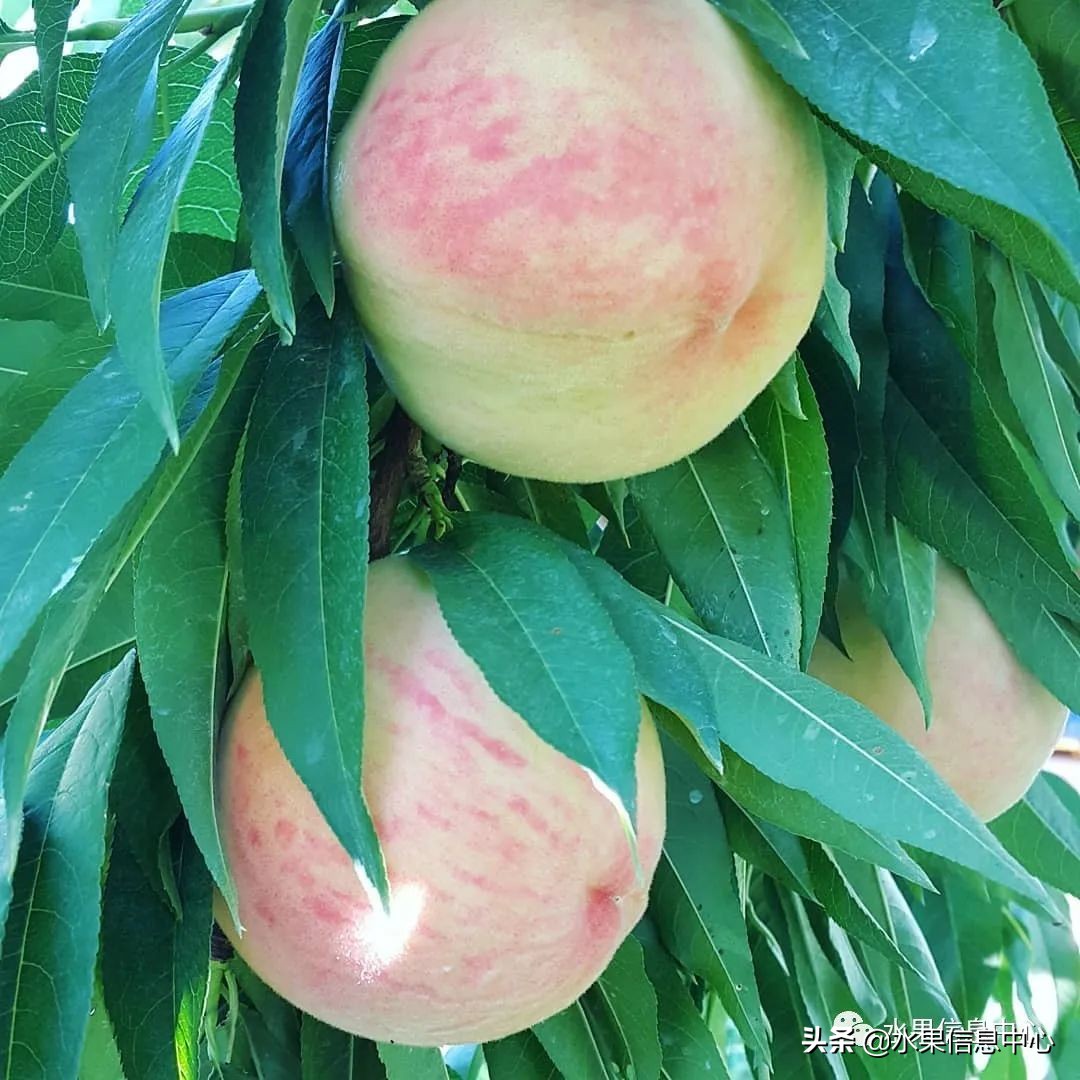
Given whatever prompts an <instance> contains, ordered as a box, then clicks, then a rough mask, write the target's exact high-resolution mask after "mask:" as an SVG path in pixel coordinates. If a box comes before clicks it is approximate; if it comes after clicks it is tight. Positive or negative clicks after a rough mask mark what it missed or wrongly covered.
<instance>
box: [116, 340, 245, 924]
mask: <svg viewBox="0 0 1080 1080" xmlns="http://www.w3.org/2000/svg"><path fill="white" fill-rule="evenodd" d="M232 359H234V361H235V362H234V363H233V364H232V365H231V370H229V371H228V372H223V374H222V377H221V380H220V381H221V383H223V384H224V385H219V386H218V387H217V390H216V396H217V397H219V398H220V399H222V401H221V404H220V412H217V417H216V420H215V422H214V424H213V427H212V428H210V430H209V433H208V434H207V435H206V438H205V441H204V442H203V444H202V447H201V449H200V450H199V452H198V454H197V455H196V456H195V457H194V460H192V461H191V463H190V466H189V467H188V469H187V471H186V472H185V473H184V474H183V476H182V477H181V478H180V479H179V482H178V483H177V485H176V487H175V489H174V490H173V491H172V493H171V496H170V497H169V500H168V502H166V504H165V506H164V508H163V509H162V510H161V513H160V514H158V516H157V518H156V520H155V521H154V523H153V524H152V525H151V526H150V528H149V530H148V532H147V533H146V537H145V539H144V540H143V543H142V547H141V548H140V554H139V561H138V572H137V574H136V578H135V623H136V628H137V632H138V639H139V662H140V668H141V670H142V675H143V679H144V681H145V682H146V688H147V691H148V693H149V696H150V704H151V707H152V710H153V716H154V727H155V730H156V731H157V737H158V741H159V742H160V744H161V749H162V752H163V753H164V755H165V759H166V761H167V762H168V765H169V769H170V771H171V772H172V776H173V780H174V782H175V784H176V787H177V791H178V792H179V794H180V800H181V802H182V803H183V806H184V813H185V814H186V816H187V819H188V823H189V825H190V827H191V831H192V834H193V835H194V837H195V840H196V843H197V844H198V846H199V850H200V851H201V852H202V854H203V858H204V859H205V860H206V863H207V866H208V867H209V868H210V873H211V874H212V875H213V878H214V881H215V882H216V883H217V885H218V888H219V889H220V890H221V894H222V896H223V897H224V898H225V902H226V904H227V905H228V907H229V910H230V912H232V913H233V916H234V918H236V887H235V885H234V884H233V880H232V876H231V875H230V873H229V869H228V866H227V865H226V862H225V854H224V850H223V848H222V842H221V836H220V834H219V832H218V826H217V820H216V817H215V814H214V790H215V787H214V747H215V736H216V725H217V720H218V718H219V717H220V716H221V714H222V711H223V710H224V707H225V695H226V692H227V690H228V685H227V681H226V672H225V669H224V664H223V661H224V656H223V653H222V644H223V638H224V630H225V613H226V595H227V590H226V578H227V575H226V553H225V501H226V493H227V490H228V485H229V476H230V473H231V471H232V465H233V460H234V458H235V456H236V447H237V444H238V442H239V440H240V435H241V433H242V431H243V429H244V426H245V424H246V423H247V417H248V410H249V408H250V406H251V400H252V397H253V395H254V392H255V385H256V383H257V380H258V377H259V375H260V374H261V365H260V364H259V363H258V361H257V360H252V361H250V366H248V365H246V364H245V363H244V361H245V360H246V359H247V356H246V353H241V354H239V355H236V356H234V357H232ZM212 411H215V412H216V410H215V409H213V406H208V408H207V412H208V413H211V412H212ZM173 460H175V459H173Z"/></svg>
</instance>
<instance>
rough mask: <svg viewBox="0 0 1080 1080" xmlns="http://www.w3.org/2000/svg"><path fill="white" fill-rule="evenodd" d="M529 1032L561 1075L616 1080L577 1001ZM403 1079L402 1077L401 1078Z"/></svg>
mask: <svg viewBox="0 0 1080 1080" xmlns="http://www.w3.org/2000/svg"><path fill="white" fill-rule="evenodd" d="M532 1033H533V1034H534V1035H535V1036H536V1037H537V1039H539V1040H540V1044H541V1045H542V1046H543V1048H544V1051H545V1052H546V1053H547V1056H548V1057H549V1058H551V1060H552V1061H553V1062H554V1063H555V1068H556V1069H558V1071H559V1075H561V1076H587V1077H589V1080H593V1078H594V1077H595V1080H618V1078H617V1074H616V1073H615V1072H614V1071H613V1070H612V1068H611V1066H610V1064H609V1063H608V1062H607V1061H606V1060H605V1058H604V1055H603V1054H602V1053H601V1051H600V1047H599V1046H598V1045H597V1042H596V1037H595V1035H594V1034H593V1032H592V1029H591V1028H590V1026H589V1020H588V1018H587V1016H586V1015H585V1011H584V1009H583V1008H582V1006H581V1002H580V1001H575V1002H574V1004H573V1005H570V1006H568V1007H567V1008H565V1009H563V1011H562V1012H559V1013H556V1014H555V1015H554V1016H551V1017H549V1018H548V1019H547V1020H544V1021H543V1022H542V1023H539V1024H534V1025H533V1028H532ZM402 1080H404V1078H402Z"/></svg>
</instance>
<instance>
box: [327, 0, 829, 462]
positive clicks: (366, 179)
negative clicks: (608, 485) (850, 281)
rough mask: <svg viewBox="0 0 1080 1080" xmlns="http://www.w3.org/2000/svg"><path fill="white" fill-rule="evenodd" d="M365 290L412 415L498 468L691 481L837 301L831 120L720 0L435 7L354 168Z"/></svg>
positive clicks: (394, 61)
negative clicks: (690, 473) (826, 158)
mask: <svg viewBox="0 0 1080 1080" xmlns="http://www.w3.org/2000/svg"><path fill="white" fill-rule="evenodd" d="M332 199H333V210H334V217H335V223H336V228H337V234H338V239H339V246H340V248H341V250H342V254H343V256H344V259H345V262H346V265H347V267H348V270H349V277H350V282H351V291H352V295H353V297H354V299H355V302H356V304H357V306H358V308H359V311H360V314H361V317H362V319H363V322H364V324H365V327H366V330H367V332H368V335H369V338H370V340H371V341H372V344H373V346H374V349H375V352H376V355H377V357H378V359H379V361H380V365H381V367H382V369H383V372H384V374H385V376H386V378H387V381H388V382H389V384H390V386H391V387H392V389H393V390H394V391H395V393H396V394H397V396H398V398H399V400H400V401H401V403H402V404H403V406H404V407H405V409H406V410H407V411H408V412H409V413H410V414H411V415H412V416H413V418H414V419H415V420H417V421H418V422H419V423H420V424H421V425H422V426H423V427H425V428H426V429H427V430H429V431H430V432H431V433H432V434H434V435H435V436H437V437H438V438H439V439H441V440H442V441H443V442H445V443H446V444H447V445H448V446H450V447H451V448H452V449H455V450H457V451H460V452H461V453H463V454H465V455H466V456H468V457H471V458H474V459H475V460H476V461H478V462H480V463H481V464H484V465H487V466H490V467H492V468H497V469H500V470H503V471H506V472H510V473H516V474H519V475H523V476H530V477H538V478H541V479H547V480H556V481H596V480H605V479H611V478H614V477H620V476H628V475H631V474H634V473H640V472H644V471H647V470H650V469H655V468H659V467H661V466H664V465H667V464H670V463H671V462H672V461H675V460H677V459H678V458H680V457H683V456H684V455H686V454H687V453H689V452H691V451H693V450H696V449H697V448H698V447H700V446H702V445H703V444H704V443H706V442H708V441H709V440H710V439H711V438H712V437H713V436H715V435H716V434H717V433H718V432H720V431H721V430H722V429H723V428H725V427H726V426H727V425H728V424H729V423H730V422H731V421H732V420H734V419H735V417H736V416H738V414H739V413H740V412H742V410H743V409H744V408H745V407H746V406H747V404H749V402H750V401H751V399H752V398H753V397H754V396H755V395H756V394H757V393H758V392H759V391H760V390H761V389H762V388H763V387H764V386H765V384H766V383H767V382H768V381H769V379H770V378H771V377H772V376H773V375H774V374H775V373H776V372H777V370H778V369H779V368H780V367H781V365H782V364H783V363H784V361H785V360H787V358H788V357H789V356H790V354H791V352H792V350H793V349H794V348H795V346H796V344H797V343H798V341H799V339H800V338H801V337H802V335H803V333H804V332H805V330H806V328H807V326H808V324H809V322H810V319H811V316H812V314H813V312H814V309H815V306H816V304H817V301H818V296H819V294H820V292H821V286H822V281H823V277H824V268H825V235H826V233H825V184H824V169H823V164H822V155H821V148H820V143H819V139H818V134H817V130H816V128H815V124H814V121H813V119H812V118H811V115H810V113H809V110H808V109H807V108H806V106H805V104H804V103H803V102H802V100H801V99H800V98H799V97H797V96H796V95H795V94H794V93H793V91H791V90H790V89H789V88H788V87H787V86H786V85H785V84H784V83H783V82H782V81H781V80H780V78H779V77H778V76H777V75H776V74H775V73H774V72H773V71H772V70H771V69H770V68H769V67H768V65H767V64H766V63H765V61H764V59H763V58H762V57H761V56H760V54H759V53H758V52H757V51H756V49H755V48H754V47H753V46H752V45H751V44H750V43H749V42H748V40H747V39H746V37H745V36H744V34H743V32H742V31H741V30H739V29H737V28H736V27H735V26H734V25H732V24H731V23H729V22H728V21H727V20H726V19H725V18H724V17H723V16H722V15H721V14H720V13H719V12H718V11H717V10H716V8H715V7H713V6H712V5H711V4H709V3H708V2H707V0H588V2H587V3H578V2H576V0H501V2H499V3H491V2H490V0H435V2H434V3H432V4H431V5H429V6H428V7H426V8H425V9H424V11H423V12H422V13H421V14H420V15H419V16H418V17H416V18H415V19H413V20H412V22H410V23H409V24H408V25H407V26H406V27H405V29H404V30H403V31H402V32H401V33H400V34H399V35H398V37H397V38H396V39H395V40H394V42H393V43H392V44H391V45H390V47H389V48H388V49H387V51H386V53H385V54H384V56H383V57H382V59H381V61H380V62H379V64H378V66H377V68H376V70H375V72H374V73H373V75H372V77H371V80H370V82H369V84H368V86H367V88H366V90H365V93H364V97H363V99H362V100H361V102H360V104H359V106H358V107H357V110H356V111H355V113H354V114H353V116H352V118H351V119H350V122H349V124H348V126H347V128H346V130H345V131H344V133H343V135H342V137H341V138H340V140H339V141H338V144H337V146H336V149H335V166H334V180H333V187H332Z"/></svg>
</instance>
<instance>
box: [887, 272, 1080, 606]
mask: <svg viewBox="0 0 1080 1080" xmlns="http://www.w3.org/2000/svg"><path fill="white" fill-rule="evenodd" d="M885 314H886V329H887V332H888V334H889V339H890V350H891V358H890V371H889V373H890V383H889V386H888V388H887V390H886V410H885V438H886V450H887V455H888V460H889V476H888V480H889V506H890V509H891V510H892V511H893V513H894V514H896V516H897V517H898V518H900V520H901V521H903V522H904V524H905V525H907V526H908V528H910V529H911V531H912V532H913V533H915V535H916V536H918V537H919V538H920V539H921V540H924V541H925V542H926V543H928V544H930V546H931V547H934V548H936V549H937V550H938V551H940V552H941V553H942V554H943V555H945V556H946V557H947V558H948V559H949V560H950V561H951V562H953V563H956V564H958V565H960V566H962V567H965V568H970V569H974V570H977V571H978V572H979V573H980V574H983V575H985V576H986V577H989V578H992V579H994V580H995V581H999V582H1001V583H1002V584H1004V585H1009V586H1010V587H1013V588H1016V589H1018V590H1020V591H1023V592H1026V593H1028V594H1029V595H1030V596H1031V597H1032V598H1033V599H1036V600H1040V601H1041V602H1044V603H1046V604H1047V605H1048V606H1050V607H1052V608H1054V609H1055V610H1060V611H1062V612H1063V613H1065V614H1069V613H1070V612H1071V613H1073V614H1080V587H1078V586H1080V583H1078V582H1077V579H1076V576H1075V574H1074V572H1073V566H1072V562H1071V560H1070V559H1069V557H1068V556H1067V555H1066V551H1065V543H1066V541H1065V537H1064V536H1063V535H1059V533H1058V532H1057V531H1056V530H1055V527H1054V525H1053V524H1052V523H1051V521H1050V519H1049V517H1048V515H1047V511H1046V508H1045V506H1044V503H1043V501H1042V499H1041V497H1040V494H1039V492H1038V490H1037V488H1036V487H1035V486H1034V485H1033V483H1032V480H1031V478H1030V476H1029V473H1028V472H1027V470H1026V469H1025V467H1024V465H1023V462H1022V461H1021V459H1020V457H1019V456H1018V453H1017V450H1016V448H1015V445H1014V443H1013V442H1012V441H1011V440H1010V438H1009V436H1008V434H1007V432H1006V431H1005V430H1004V429H1003V428H1002V426H1001V422H1000V420H999V419H998V416H997V414H996V412H995V410H994V408H993V406H992V405H991V402H990V399H989V397H988V395H987V392H986V389H985V387H984V385H983V383H982V381H981V379H980V378H979V376H978V374H977V373H976V372H975V371H973V370H972V368H971V367H970V366H969V365H968V364H967V362H966V361H965V360H964V359H963V357H962V356H961V355H960V354H959V352H958V351H957V348H956V346H955V344H954V343H953V341H952V339H951V338H950V337H949V334H948V331H947V330H946V329H945V327H944V325H943V324H942V323H941V322H940V320H938V319H937V317H936V316H935V315H934V313H933V311H932V309H931V308H930V307H929V305H927V303H926V301H925V300H924V299H923V298H922V296H921V295H920V294H919V292H918V290H917V289H916V287H915V286H914V284H913V283H912V282H911V280H910V279H909V278H908V277H907V275H906V274H905V273H904V272H903V269H902V267H900V266H899V265H892V266H890V269H889V276H888V287H887V290H886V311H885Z"/></svg>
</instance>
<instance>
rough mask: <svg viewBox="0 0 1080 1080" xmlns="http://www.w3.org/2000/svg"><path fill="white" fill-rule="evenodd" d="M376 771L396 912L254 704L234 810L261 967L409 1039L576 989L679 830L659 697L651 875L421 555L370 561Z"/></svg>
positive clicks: (242, 885) (522, 1011)
mask: <svg viewBox="0 0 1080 1080" xmlns="http://www.w3.org/2000/svg"><path fill="white" fill-rule="evenodd" d="M368 580H369V586H368V590H369V591H368V597H367V604H366V611H365V617H364V651H365V657H366V676H365V678H366V691H365V697H366V712H365V729H364V754H363V778H362V786H363V790H364V794H365V796H366V798H367V802H368V805H369V807H370V809H371V812H372V816H373V818H374V820H375V824H376V828H377V831H378V833H379V836H380V839H381V841H382V845H383V852H384V855H385V858H386V865H387V871H388V874H389V879H390V884H391V889H392V902H391V907H390V910H389V914H383V913H382V912H381V910H380V909H379V908H378V907H376V906H373V904H372V902H371V899H370V897H369V894H368V892H367V890H366V889H365V887H364V886H363V885H362V883H361V881H360V880H359V879H358V877H357V874H356V872H355V870H354V868H353V866H352V864H351V862H350V859H349V858H348V856H347V855H346V853H345V850H344V849H343V848H342V847H341V845H340V844H339V843H338V841H337V840H336V839H335V837H334V836H333V834H332V833H331V832H330V829H329V827H328V826H327V824H326V822H325V821H324V819H323V818H322V816H321V814H320V813H319V811H318V809H317V808H316V806H315V804H314V802H313V800H312V798H311V796H310V794H309V792H308V791H307V789H306V788H305V787H304V785H303V784H302V783H301V781H300V780H299V778H298V777H297V775H296V774H295V772H294V771H293V769H292V767H291V766H290V765H289V763H288V762H287V760H286V759H285V756H284V755H283V753H282V751H281V749H280V747H279V746H278V743H277V741H276V739H275V737H274V735H273V732H272V730H271V728H270V726H269V724H268V722H267V720H266V716H265V713H264V709H263V700H262V692H261V684H260V679H259V676H258V675H257V674H255V673H251V674H249V675H248V677H247V678H246V679H245V681H244V683H243V684H242V687H241V689H240V691H239V693H238V694H237V696H236V698H235V699H234V701H233V703H232V705H231V707H230V711H229V718H228V721H227V724H226V726H225V729H224V732H223V741H222V745H221V749H220V755H219V799H218V808H219V816H220V821H221V827H222V831H223V836H224V840H225V850H226V854H227V857H228V860H229V864H230V866H231V868H232V872H233V875H234V877H235V880H236V886H237V890H238V893H239V914H240V920H241V922H242V923H243V925H244V928H245V929H244V933H243V935H242V936H241V935H240V934H239V933H238V932H237V928H236V927H235V925H233V923H232V922H231V920H230V919H229V917H228V914H227V912H226V910H225V907H224V904H223V903H222V902H221V901H220V898H219V899H218V902H217V907H216V912H217V917H218V919H219V921H220V922H221V923H222V926H223V927H224V929H225V932H226V933H227V934H228V936H229V938H230V939H231V940H232V942H233V944H234V945H235V946H236V949H237V951H238V952H239V953H240V955H241V956H242V957H243V958H244V960H246V961H247V963H248V964H249V965H250V966H251V968H252V969H253V970H254V971H255V972H256V973H257V974H258V975H259V976H260V977H261V978H262V979H263V980H264V981H265V982H267V983H268V984H269V985H270V986H271V987H272V988H273V989H275V990H276V991H277V992H278V993H280V994H281V995H282V996H283V997H285V998H287V999H288V1000H289V1001H291V1002H293V1003H294V1004H295V1005H297V1006H299V1007H300V1008H302V1009H304V1010H305V1011H307V1012H309V1013H312V1014H313V1015H314V1016H316V1017H318V1018H320V1019H321V1020H324V1021H326V1022H327V1023H330V1024H333V1025H334V1026H336V1027H339V1028H343V1029H345V1030H346V1031H351V1032H354V1033H356V1034H359V1035H364V1036H367V1037H369V1038H374V1039H381V1040H395V1041H398V1042H403V1043H406V1044H409V1045H418V1046H419V1045H424V1046H428V1045H440V1044H446V1043H458V1042H473V1041H480V1040H486V1039H493V1038H498V1037H500V1036H502V1035H506V1034H508V1033H509V1032H512V1031H516V1030H519V1029H521V1028H524V1027H527V1026H528V1025H530V1024H532V1023H535V1022H536V1021H539V1020H541V1019H543V1018H545V1017H547V1016H549V1015H551V1014H552V1013H555V1012H557V1011H558V1010H560V1009H562V1008H564V1007H565V1006H566V1005H568V1004H570V1003H571V1002H572V1001H573V1000H574V999H575V998H576V997H577V996H578V995H579V994H581V993H582V992H583V991H584V990H585V989H586V988H587V987H588V986H589V985H590V984H591V983H592V982H593V981H594V980H595V979H596V977H597V975H599V973H600V972H601V971H602V970H603V968H604V967H605V966H606V965H607V963H608V961H609V960H610V959H611V956H612V955H613V953H614V951H615V949H616V948H617V947H618V945H619V944H620V943H621V942H622V940H623V939H624V937H625V936H626V935H627V934H628V933H629V931H630V929H631V928H632V927H633V925H634V924H635V923H636V922H637V920H638V919H639V918H640V916H641V914H642V911H643V910H644V907H645V903H646V895H647V891H648V887H649V882H650V879H651V877H652V874H653V871H654V870H655V867H656V863H657V860H658V859H659V854H660V845H661V841H662V837H663V832H664V772H663V763H662V759H661V754H660V748H659V742H658V738H657V734H656V729H655V727H654V725H653V722H652V719H651V718H650V716H649V714H648V711H647V710H646V709H645V707H644V705H643V707H642V723H641V729H640V736H639V743H638V749H637V776H638V850H639V859H640V863H641V871H642V872H641V873H640V874H639V873H638V872H637V871H636V870H635V867H634V865H633V861H632V856H631V851H630V847H629V844H628V842H627V837H626V835H625V833H624V831H623V828H622V825H621V822H620V819H619V815H618V814H617V812H616V810H615V808H614V807H613V806H612V804H611V802H610V801H609V800H608V798H607V797H606V796H605V795H604V794H602V793H601V789H600V788H598V787H597V786H596V785H595V784H594V783H593V782H592V781H591V779H590V777H589V774H588V773H587V772H586V771H585V770H584V769H582V768H581V767H579V766H577V765H575V764H574V763H572V762H571V761H570V759H569V758H567V757H565V756H564V755H563V754H561V753H559V752H558V751H556V750H554V749H552V748H551V747H550V746H549V745H548V744H547V743H546V742H544V741H543V740H542V739H540V737H539V736H537V735H536V734H535V733H534V732H533V730H532V729H531V728H530V727H529V726H528V725H527V724H526V722H525V721H524V720H523V719H522V718H521V717H520V716H519V715H517V714H516V713H515V712H514V711H513V710H511V709H510V708H508V707H507V706H506V705H504V704H503V703H502V702H501V701H500V700H499V699H498V698H497V697H496V696H495V694H494V693H493V691H492V690H491V688H490V687H489V686H488V685H487V683H486V682H485V680H484V678H483V676H482V675H481V673H480V670H479V669H478V668H477V666H476V665H475V663H474V662H473V661H472V660H471V659H470V658H469V657H468V656H467V655H466V654H465V653H464V652H463V650H462V649H461V648H460V647H459V646H458V644H457V643H456V641H455V640H454V638H453V637H452V636H451V633H450V630H449V628H448V626H447V624H446V622H445V621H444V620H443V618H442V615H441V613H440V611H439V606H438V603H437V601H436V598H435V595H434V591H433V589H432V586H431V584H430V583H429V581H428V580H427V578H426V576H425V575H424V573H423V572H422V571H420V570H419V569H418V568H417V567H415V566H414V565H412V564H411V563H410V562H409V561H408V559H407V558H406V557H400V556H399V557H394V558H390V559H385V560H382V561H380V562H377V563H374V564H373V565H372V566H371V568H370V576H369V579H368Z"/></svg>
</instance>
